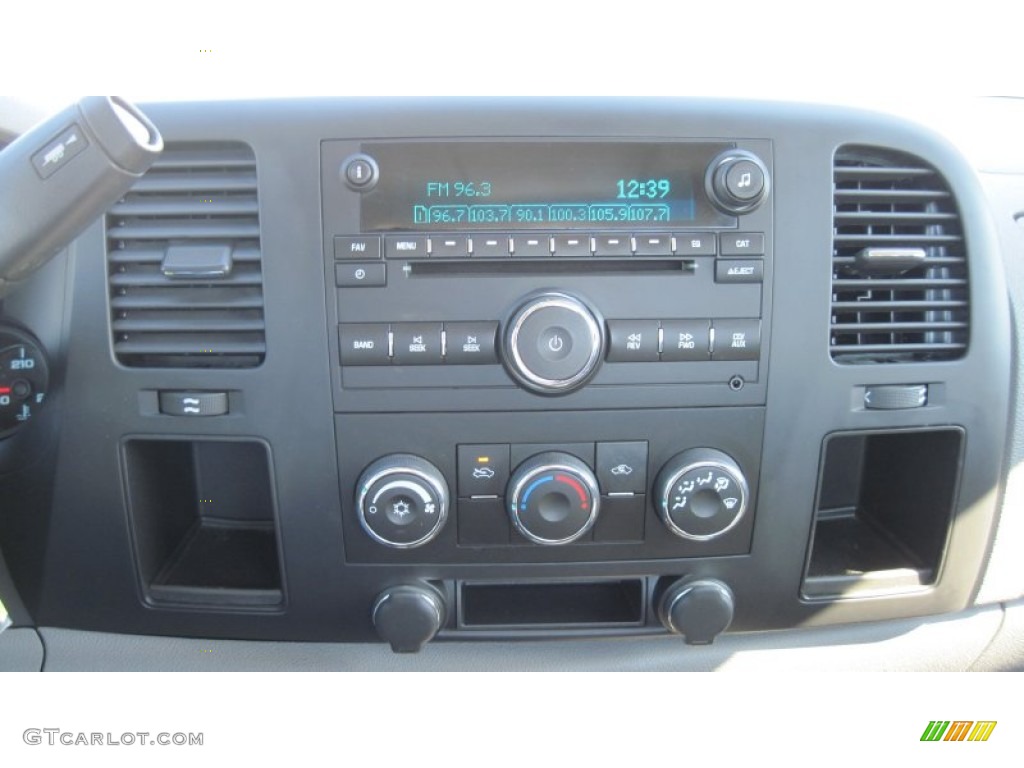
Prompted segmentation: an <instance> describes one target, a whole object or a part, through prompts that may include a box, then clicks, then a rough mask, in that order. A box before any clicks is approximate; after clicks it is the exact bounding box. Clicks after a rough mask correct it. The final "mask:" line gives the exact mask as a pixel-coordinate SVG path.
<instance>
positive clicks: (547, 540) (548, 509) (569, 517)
mask: <svg viewBox="0 0 1024 768" xmlns="http://www.w3.org/2000/svg"><path fill="white" fill-rule="evenodd" d="M508 487H509V490H508V511H509V516H510V517H511V518H512V524H513V525H514V526H515V528H516V530H517V531H519V532H520V533H521V534H522V535H523V536H525V537H526V538H527V539H529V540H530V541H532V542H534V543H535V544H568V543H570V542H573V541H576V540H577V539H579V538H580V537H582V536H583V535H584V534H585V533H586V532H587V531H589V530H590V529H591V527H593V525H594V521H595V520H597V513H598V511H599V509H600V506H601V495H600V491H599V490H598V486H597V478H596V477H594V473H593V471H592V470H591V469H590V467H588V466H587V465H586V463H585V462H583V461H582V460H581V459H578V458H577V457H575V456H572V455H570V454H568V453H558V452H550V453H542V454H539V455H537V456H534V457H532V458H530V459H527V460H526V461H524V462H523V463H522V464H520V465H519V467H518V468H517V469H516V471H515V472H514V473H513V475H512V479H511V480H509V486H508Z"/></svg>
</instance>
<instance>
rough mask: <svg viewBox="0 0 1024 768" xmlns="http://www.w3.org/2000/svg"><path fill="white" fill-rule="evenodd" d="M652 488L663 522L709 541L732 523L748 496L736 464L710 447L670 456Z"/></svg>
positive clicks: (680, 533)
mask: <svg viewBox="0 0 1024 768" xmlns="http://www.w3.org/2000/svg"><path fill="white" fill-rule="evenodd" d="M654 489H655V497H654V498H655V502H656V504H657V506H658V514H659V515H660V516H661V519H662V522H664V523H665V525H666V527H667V528H668V529H669V530H670V531H672V533H674V534H676V536H680V537H682V538H684V539H692V540H694V541H709V540H711V539H714V538H717V537H718V536H721V535H722V534H723V533H725V532H726V531H729V530H731V529H732V528H733V527H735V526H736V524H737V523H739V521H740V520H741V519H742V517H743V514H744V513H745V512H746V511H747V499H748V497H749V496H750V492H749V490H748V488H747V480H746V478H745V477H744V476H743V472H742V471H741V470H740V468H739V465H738V464H736V462H735V461H733V459H732V458H731V457H730V456H728V455H726V454H724V453H722V452H721V451H716V450H714V449H713V448H693V449H691V450H689V451H683V452H682V453H680V454H678V455H676V456H674V457H673V458H671V459H670V460H669V461H668V462H667V463H666V464H665V466H664V467H663V468H662V470H661V472H660V473H658V479H657V481H656V482H655V485H654Z"/></svg>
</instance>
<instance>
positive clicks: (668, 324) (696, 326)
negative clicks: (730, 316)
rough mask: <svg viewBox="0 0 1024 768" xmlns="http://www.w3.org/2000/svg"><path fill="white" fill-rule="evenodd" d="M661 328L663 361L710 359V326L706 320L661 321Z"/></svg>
mask: <svg viewBox="0 0 1024 768" xmlns="http://www.w3.org/2000/svg"><path fill="white" fill-rule="evenodd" d="M661 328H662V334H661V336H662V342H661V359H662V360H663V361H665V362H673V363H676V362H683V361H688V360H710V359H711V325H710V323H709V322H708V321H707V320H663V321H662V323H661Z"/></svg>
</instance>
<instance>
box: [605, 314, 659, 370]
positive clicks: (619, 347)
mask: <svg viewBox="0 0 1024 768" xmlns="http://www.w3.org/2000/svg"><path fill="white" fill-rule="evenodd" d="M608 335H609V340H608V362H610V363H656V362H658V321H657V320H609V321H608Z"/></svg>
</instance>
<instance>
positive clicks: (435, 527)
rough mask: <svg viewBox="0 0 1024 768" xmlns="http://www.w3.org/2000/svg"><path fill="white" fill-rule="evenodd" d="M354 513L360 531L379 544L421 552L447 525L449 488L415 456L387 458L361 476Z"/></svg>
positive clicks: (372, 465)
mask: <svg viewBox="0 0 1024 768" xmlns="http://www.w3.org/2000/svg"><path fill="white" fill-rule="evenodd" d="M356 511H357V513H358V515H359V522H360V524H361V525H362V526H363V530H364V531H366V533H367V534H369V536H370V537H371V538H372V539H374V540H375V541H377V542H378V543H380V544H384V545H385V546H388V547H394V548H395V549H411V548H413V547H419V546H422V545H423V544H426V543H427V542H429V541H431V540H432V539H433V538H434V537H435V536H437V535H438V534H439V533H440V532H441V529H442V528H443V527H444V524H445V521H446V520H447V519H448V483H447V482H446V481H445V479H444V475H442V474H441V472H440V470H439V469H438V468H437V467H435V466H434V465H433V464H431V463H430V462H429V461H426V460H425V459H421V458H420V457H419V456H412V455H410V454H404V453H396V454H394V455H392V456H385V457H384V458H382V459H378V460H377V461H375V462H373V463H372V464H371V465H370V466H368V467H367V468H366V469H365V470H364V471H363V474H362V475H361V476H360V478H359V484H358V485H357V487H356Z"/></svg>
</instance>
